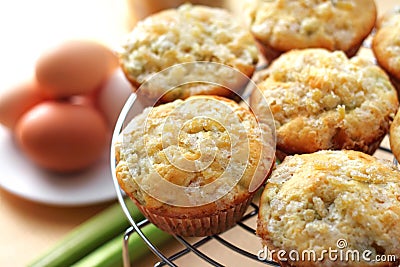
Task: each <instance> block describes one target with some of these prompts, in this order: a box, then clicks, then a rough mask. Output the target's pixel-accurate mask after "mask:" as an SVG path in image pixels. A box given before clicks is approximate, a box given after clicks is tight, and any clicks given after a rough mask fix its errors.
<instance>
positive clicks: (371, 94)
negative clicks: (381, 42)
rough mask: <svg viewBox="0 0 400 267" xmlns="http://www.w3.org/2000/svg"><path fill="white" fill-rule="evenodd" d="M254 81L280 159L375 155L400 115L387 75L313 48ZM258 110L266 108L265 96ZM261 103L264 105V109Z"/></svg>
mask: <svg viewBox="0 0 400 267" xmlns="http://www.w3.org/2000/svg"><path fill="white" fill-rule="evenodd" d="M257 76H258V77H257V78H255V80H256V82H257V85H258V87H259V88H260V91H261V92H262V95H263V96H264V97H265V100H266V102H267V103H268V104H267V105H269V107H270V109H271V112H272V115H273V116H274V120H275V127H276V135H277V154H278V157H279V158H281V159H282V158H283V157H284V156H285V155H288V154H290V155H292V154H302V153H312V152H315V151H318V150H329V149H332V150H337V149H350V150H358V151H362V152H365V153H368V154H373V153H374V152H375V150H376V149H377V148H378V147H379V144H380V143H381V141H382V139H383V138H384V136H385V135H386V133H387V132H388V131H389V127H390V124H391V122H392V120H393V117H394V115H395V113H396V111H397V107H398V100H397V95H396V91H395V89H394V88H393V86H392V84H391V83H390V81H389V78H388V76H387V75H386V73H385V72H384V71H383V70H381V69H380V68H379V67H378V66H376V65H374V64H372V62H371V61H370V60H368V59H365V58H364V57H353V58H351V59H348V58H347V57H346V55H345V54H344V53H343V52H342V51H335V52H330V51H327V50H325V49H318V48H310V49H303V50H292V51H290V52H287V53H285V54H282V55H281V56H280V57H279V58H278V59H276V60H275V61H274V62H273V63H272V65H270V67H269V68H268V69H266V70H265V71H263V72H261V73H260V74H259V75H257ZM255 92H256V93H253V95H252V96H251V99H250V103H251V104H250V105H251V106H252V108H253V109H255V110H258V113H262V111H261V110H263V109H266V107H265V106H264V105H265V104H264V103H266V102H263V103H261V102H260V99H261V93H258V91H255ZM260 103H261V104H260Z"/></svg>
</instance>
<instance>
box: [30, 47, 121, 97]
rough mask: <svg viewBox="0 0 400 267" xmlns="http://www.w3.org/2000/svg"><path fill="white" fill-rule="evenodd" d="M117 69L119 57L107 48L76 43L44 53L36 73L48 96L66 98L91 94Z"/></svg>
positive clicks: (39, 60)
mask: <svg viewBox="0 0 400 267" xmlns="http://www.w3.org/2000/svg"><path fill="white" fill-rule="evenodd" d="M117 65H118V60H117V57H116V56H115V55H114V54H113V53H112V51H111V50H110V49H108V48H107V47H105V46H104V45H102V44H100V43H96V42H93V41H85V40H73V41H68V42H64V43H62V44H61V45H59V46H58V47H54V48H53V49H51V50H49V51H47V52H46V53H44V54H43V55H42V56H41V57H40V58H39V59H38V61H37V63H36V69H35V70H36V78H37V80H38V82H39V83H40V84H41V85H43V88H44V92H45V94H46V95H48V96H50V97H53V98H65V97H70V96H73V95H81V94H88V93H91V92H92V91H93V90H95V89H96V88H97V87H98V86H99V85H100V84H101V83H102V82H103V81H104V80H105V79H106V78H107V77H108V76H109V75H110V74H111V73H112V71H113V70H114V69H115V68H116V67H117Z"/></svg>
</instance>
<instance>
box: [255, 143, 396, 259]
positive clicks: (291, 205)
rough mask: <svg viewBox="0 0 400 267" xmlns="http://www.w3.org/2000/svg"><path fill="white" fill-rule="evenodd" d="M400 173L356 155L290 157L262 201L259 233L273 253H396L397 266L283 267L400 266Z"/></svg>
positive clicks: (333, 153) (335, 153) (330, 153)
mask: <svg viewBox="0 0 400 267" xmlns="http://www.w3.org/2000/svg"><path fill="white" fill-rule="evenodd" d="M399 218H400V172H399V171H398V169H397V168H395V167H393V166H392V165H391V164H390V163H389V162H383V161H379V160H378V159H376V158H374V157H372V156H369V155H367V154H364V153H362V152H356V151H345V150H342V151H319V152H316V153H312V154H304V155H295V156H288V157H286V158H285V160H284V161H283V162H282V164H280V165H278V166H277V168H276V169H275V170H274V171H273V172H272V174H271V177H270V178H269V180H268V183H267V185H266V188H265V190H264V192H263V194H262V197H261V200H260V211H259V218H258V226H257V234H258V235H259V236H260V237H261V238H262V240H263V244H264V245H266V246H267V247H268V248H269V249H275V251H278V250H279V249H283V250H285V251H287V252H289V251H290V250H297V251H298V252H299V253H301V252H302V251H304V250H314V251H315V252H316V254H317V255H318V256H321V253H322V250H323V249H326V250H327V249H328V248H332V249H338V240H339V239H342V240H345V241H346V242H347V244H346V246H345V247H343V248H342V249H344V251H346V250H358V251H359V252H361V253H362V252H363V251H365V250H370V251H371V255H370V258H371V259H374V258H375V256H376V255H395V256H396V257H397V263H396V262H381V263H379V262H375V263H373V262H367V261H363V260H362V259H361V261H353V262H352V261H348V262H345V261H343V262H341V261H339V260H338V261H330V260H329V258H328V255H327V254H325V259H324V261H321V260H320V261H307V260H306V261H295V262H292V261H290V260H289V262H282V264H283V266H397V265H396V264H398V263H399V258H400V235H399V233H400V224H399V223H398V220H399Z"/></svg>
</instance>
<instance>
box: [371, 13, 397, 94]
mask: <svg viewBox="0 0 400 267" xmlns="http://www.w3.org/2000/svg"><path fill="white" fill-rule="evenodd" d="M372 49H373V51H374V54H375V57H376V59H377V61H378V63H379V65H380V66H382V68H383V69H384V70H386V71H387V72H388V74H389V76H390V77H391V79H392V83H393V85H394V86H395V87H396V89H397V91H400V86H399V85H400V6H398V7H396V8H394V9H393V10H390V11H389V12H387V13H386V14H384V15H383V16H382V17H381V18H380V19H379V21H378V23H377V32H376V34H375V35H374V38H373V41H372ZM399 93H400V92H399Z"/></svg>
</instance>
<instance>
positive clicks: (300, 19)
mask: <svg viewBox="0 0 400 267" xmlns="http://www.w3.org/2000/svg"><path fill="white" fill-rule="evenodd" d="M245 11H246V20H247V24H249V27H250V30H251V32H252V33H253V34H254V36H255V37H256V39H257V40H259V41H260V42H261V43H262V44H264V45H266V46H267V47H269V48H270V49H273V50H277V51H280V52H284V51H288V50H291V49H296V48H297V49H302V48H311V47H320V48H326V49H328V50H331V51H333V50H342V51H345V52H346V53H347V54H354V53H355V52H356V51H357V49H358V47H359V46H360V45H361V43H362V41H363V40H364V39H365V38H366V37H367V36H368V35H369V33H370V32H371V31H372V29H373V27H374V24H375V21H376V16H377V11H376V6H375V2H374V1H373V0H346V1H344V0H311V1H310V0H247V1H246V2H245Z"/></svg>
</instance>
